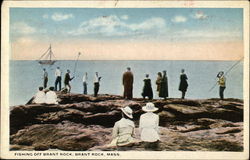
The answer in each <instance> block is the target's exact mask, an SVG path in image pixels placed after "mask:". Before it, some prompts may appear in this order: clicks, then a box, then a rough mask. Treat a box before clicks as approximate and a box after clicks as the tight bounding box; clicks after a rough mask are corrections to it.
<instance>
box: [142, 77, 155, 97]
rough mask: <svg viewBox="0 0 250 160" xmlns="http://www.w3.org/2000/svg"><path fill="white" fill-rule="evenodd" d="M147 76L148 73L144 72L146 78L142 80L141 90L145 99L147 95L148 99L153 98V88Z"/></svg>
mask: <svg viewBox="0 0 250 160" xmlns="http://www.w3.org/2000/svg"><path fill="white" fill-rule="evenodd" d="M148 77H149V75H148V74H146V78H145V79H144V80H143V81H144V87H143V90H142V97H143V99H145V97H148V99H153V90H152V86H151V80H150V79H149V78H148Z"/></svg>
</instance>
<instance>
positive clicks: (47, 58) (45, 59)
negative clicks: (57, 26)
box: [38, 44, 56, 65]
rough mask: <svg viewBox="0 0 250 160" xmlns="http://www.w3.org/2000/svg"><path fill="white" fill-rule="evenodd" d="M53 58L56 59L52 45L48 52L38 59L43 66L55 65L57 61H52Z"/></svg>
mask: <svg viewBox="0 0 250 160" xmlns="http://www.w3.org/2000/svg"><path fill="white" fill-rule="evenodd" d="M52 57H54V58H55V56H54V54H53V52H52V49H51V44H50V46H49V48H48V50H47V51H46V52H45V53H44V54H43V55H42V56H41V57H40V58H39V59H38V63H40V64H42V65H53V64H54V63H55V62H56V60H52Z"/></svg>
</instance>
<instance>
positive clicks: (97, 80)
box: [94, 72, 102, 97]
mask: <svg viewBox="0 0 250 160" xmlns="http://www.w3.org/2000/svg"><path fill="white" fill-rule="evenodd" d="M101 78H102V77H99V76H98V72H95V77H94V96H95V97H97V94H98V91H99V87H100V80H101Z"/></svg>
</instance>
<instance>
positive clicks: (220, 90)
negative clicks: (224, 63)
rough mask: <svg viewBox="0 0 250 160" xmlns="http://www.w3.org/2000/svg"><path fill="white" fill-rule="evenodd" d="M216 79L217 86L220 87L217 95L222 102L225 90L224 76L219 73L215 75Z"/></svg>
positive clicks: (222, 73) (221, 72)
mask: <svg viewBox="0 0 250 160" xmlns="http://www.w3.org/2000/svg"><path fill="white" fill-rule="evenodd" d="M217 78H218V81H217V82H218V84H219V86H220V88H219V93H220V99H221V100H223V99H224V90H225V89H226V78H225V76H224V72H223V71H220V72H219V73H218V74H217Z"/></svg>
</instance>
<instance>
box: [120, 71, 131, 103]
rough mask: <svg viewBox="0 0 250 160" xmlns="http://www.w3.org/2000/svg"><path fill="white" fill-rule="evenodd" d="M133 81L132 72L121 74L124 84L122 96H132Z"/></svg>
mask: <svg viewBox="0 0 250 160" xmlns="http://www.w3.org/2000/svg"><path fill="white" fill-rule="evenodd" d="M133 82H134V76H133V73H132V72H129V71H128V72H125V73H124V74H123V78H122V83H123V86H124V93H123V96H124V98H129V99H131V98H133Z"/></svg>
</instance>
